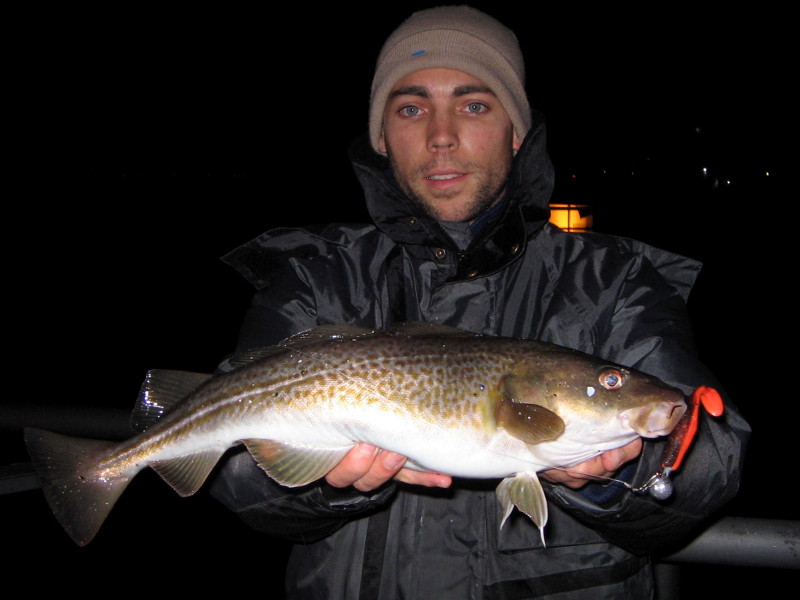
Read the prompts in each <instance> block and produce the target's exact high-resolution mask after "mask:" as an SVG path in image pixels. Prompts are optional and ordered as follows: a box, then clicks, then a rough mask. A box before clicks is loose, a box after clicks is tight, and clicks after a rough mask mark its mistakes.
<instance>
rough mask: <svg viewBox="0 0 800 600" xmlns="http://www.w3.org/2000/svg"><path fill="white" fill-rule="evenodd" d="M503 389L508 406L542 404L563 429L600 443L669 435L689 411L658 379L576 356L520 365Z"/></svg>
mask: <svg viewBox="0 0 800 600" xmlns="http://www.w3.org/2000/svg"><path fill="white" fill-rule="evenodd" d="M505 387H506V389H505V393H506V396H507V397H508V398H509V399H510V401H511V402H514V403H524V404H536V405H539V406H542V407H544V408H546V409H548V410H549V411H552V412H553V413H555V414H557V415H558V416H559V417H560V418H561V419H562V420H563V421H564V423H565V429H566V430H567V431H569V430H570V429H571V430H572V431H573V432H578V431H580V432H581V435H591V437H596V438H597V439H596V441H598V442H602V441H604V440H603V438H604V437H607V438H608V440H609V441H610V440H611V439H615V438H618V437H620V436H624V435H631V434H634V433H635V434H636V435H639V436H642V437H648V438H653V437H658V436H662V435H667V434H669V433H670V432H671V431H672V429H673V428H674V427H675V426H676V425H677V424H678V421H680V418H681V417H682V416H683V414H684V412H685V411H686V409H687V405H686V400H685V397H684V394H683V392H682V391H681V390H679V389H677V388H674V387H672V386H670V385H667V384H666V383H664V382H662V381H661V380H660V379H658V378H657V377H653V376H651V375H648V374H645V373H642V372H640V371H637V370H635V369H631V368H627V367H624V366H621V365H618V364H614V363H608V362H604V361H602V360H600V359H598V358H595V357H592V356H589V355H586V354H583V353H580V352H570V351H563V352H547V353H543V354H542V355H539V356H536V357H535V358H534V359H533V360H528V361H525V362H523V363H518V365H517V368H516V369H515V372H514V373H513V374H512V375H510V376H509V377H507V378H506V380H505Z"/></svg>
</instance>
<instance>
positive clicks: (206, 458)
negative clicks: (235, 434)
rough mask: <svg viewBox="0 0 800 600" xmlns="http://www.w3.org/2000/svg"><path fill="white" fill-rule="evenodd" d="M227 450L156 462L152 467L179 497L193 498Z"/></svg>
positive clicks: (207, 451) (215, 450) (216, 450)
mask: <svg viewBox="0 0 800 600" xmlns="http://www.w3.org/2000/svg"><path fill="white" fill-rule="evenodd" d="M224 452H225V450H224V449H223V450H219V449H216V448H215V449H212V450H206V451H204V452H198V453H197V454H190V455H188V456H182V457H181V458H173V459H170V460H161V461H154V462H153V463H151V464H150V467H151V468H152V469H153V470H154V471H155V472H156V473H158V474H159V475H160V476H161V479H163V480H164V481H166V482H167V483H168V484H169V485H170V487H172V489H173V490H175V491H176V492H177V493H178V495H179V496H183V497H184V498H185V497H186V496H191V495H192V494H194V493H195V492H197V490H199V489H200V488H201V487H202V486H203V483H205V481H206V479H207V478H208V474H209V473H211V471H212V470H213V468H214V467H215V466H216V464H217V463H218V462H219V459H220V458H221V457H222V455H223V454H224Z"/></svg>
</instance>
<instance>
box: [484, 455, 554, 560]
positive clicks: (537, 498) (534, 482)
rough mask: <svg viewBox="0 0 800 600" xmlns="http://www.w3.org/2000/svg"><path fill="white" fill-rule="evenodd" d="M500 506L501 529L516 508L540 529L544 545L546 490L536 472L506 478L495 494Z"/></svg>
mask: <svg viewBox="0 0 800 600" xmlns="http://www.w3.org/2000/svg"><path fill="white" fill-rule="evenodd" d="M495 493H496V494H497V500H498V501H499V502H500V506H501V507H502V508H503V520H502V521H501V522H500V527H501V528H502V527H503V525H505V522H506V520H507V519H508V517H509V515H510V514H511V511H512V510H514V507H515V506H516V507H517V508H518V509H519V510H520V511H522V512H523V513H525V514H526V515H528V517H530V518H531V520H532V521H533V522H534V523H535V524H536V526H537V527H538V528H539V532H540V535H541V536H542V545H544V526H545V525H546V524H547V499H546V498H545V495H544V489H543V488H542V484H541V482H540V481H539V477H538V476H537V475H536V473H535V472H533V471H531V472H526V473H518V474H517V475H516V476H514V477H506V478H505V479H503V481H501V482H500V485H498V486H497V490H496V492H495Z"/></svg>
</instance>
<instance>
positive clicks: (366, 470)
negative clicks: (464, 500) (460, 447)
mask: <svg viewBox="0 0 800 600" xmlns="http://www.w3.org/2000/svg"><path fill="white" fill-rule="evenodd" d="M405 463H406V457H405V456H402V455H401V454H397V453H396V452H388V451H386V450H381V449H380V448H377V447H375V446H373V445H371V444H366V443H363V442H362V443H358V444H356V446H355V447H354V448H353V449H352V450H350V452H348V453H347V454H346V455H345V457H344V458H343V459H342V460H341V462H339V464H338V465H336V466H335V467H334V468H333V469H331V470H330V472H329V473H328V474H327V475H326V476H325V480H326V481H327V482H328V484H330V485H331V486H333V487H336V488H344V487H347V486H349V485H352V486H353V487H354V488H356V489H357V490H359V491H361V492H368V491H371V490H374V489H376V488H378V487H380V486H381V485H383V484H384V483H386V482H387V481H389V480H390V479H392V478H394V479H396V480H397V481H402V482H403V483H410V484H414V485H423V486H426V487H442V488H446V487H449V486H450V484H451V483H452V482H453V479H452V477H450V476H449V475H442V474H441V473H429V472H423V471H417V470H416V469H408V468H406V467H404V466H403V465H405Z"/></svg>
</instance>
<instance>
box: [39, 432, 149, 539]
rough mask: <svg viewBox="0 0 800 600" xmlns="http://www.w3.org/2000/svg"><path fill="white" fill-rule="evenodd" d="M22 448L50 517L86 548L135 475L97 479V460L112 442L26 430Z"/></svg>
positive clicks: (110, 446) (111, 445)
mask: <svg viewBox="0 0 800 600" xmlns="http://www.w3.org/2000/svg"><path fill="white" fill-rule="evenodd" d="M25 444H26V445H27V447H28V453H29V454H30V456H31V460H32V462H33V466H34V468H35V469H36V472H37V473H38V475H39V478H40V480H41V484H42V491H43V492H44V495H45V498H46V499H47V502H48V504H49V505H50V508H51V510H52V511H53V514H55V516H56V519H58V522H59V523H60V524H61V526H62V527H63V528H64V530H65V531H66V532H67V534H69V536H70V537H71V538H72V539H73V540H74V541H75V543H77V544H78V545H79V546H85V545H86V544H88V543H89V542H90V541H91V540H92V539H93V538H94V536H95V535H96V534H97V531H98V530H99V529H100V527H101V526H102V524H103V522H104V521H105V519H106V517H107V516H108V514H109V513H110V512H111V509H112V508H113V507H114V504H115V503H116V501H117V499H118V498H119V497H120V495H121V494H122V492H123V491H124V490H125V488H126V487H127V486H128V483H129V482H130V480H131V479H132V477H133V475H135V473H134V474H131V475H128V474H115V475H114V476H113V477H100V476H98V473H97V467H96V464H97V460H98V457H99V456H100V454H101V453H102V452H104V451H106V450H108V449H109V448H112V447H114V446H115V445H116V444H115V443H114V442H107V441H100V440H90V439H84V438H76V437H70V436H66V435H62V434H58V433H52V432H50V431H44V430H41V429H33V428H27V429H25Z"/></svg>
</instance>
